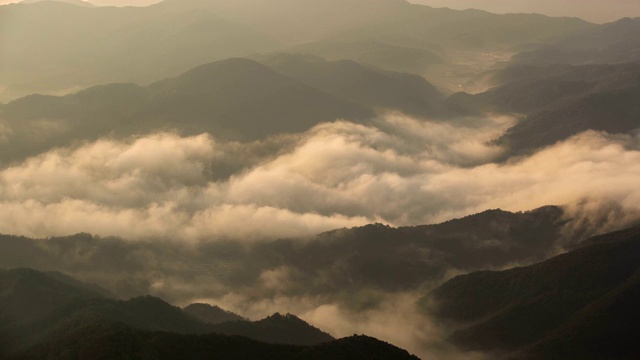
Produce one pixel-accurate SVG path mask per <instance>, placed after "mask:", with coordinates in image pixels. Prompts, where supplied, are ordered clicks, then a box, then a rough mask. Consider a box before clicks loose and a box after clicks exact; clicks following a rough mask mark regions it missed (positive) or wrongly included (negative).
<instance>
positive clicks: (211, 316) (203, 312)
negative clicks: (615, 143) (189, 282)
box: [183, 304, 247, 324]
mask: <svg viewBox="0 0 640 360" xmlns="http://www.w3.org/2000/svg"><path fill="white" fill-rule="evenodd" d="M183 310H184V311H185V312H186V313H187V314H189V315H191V316H194V317H195V318H196V319H198V320H200V321H203V322H206V323H209V324H219V323H223V322H227V321H247V319H245V318H244V317H242V316H240V315H237V314H234V313H232V312H230V311H226V310H224V309H221V308H220V307H218V306H216V305H213V306H212V305H209V304H191V305H189V306H187V307H185V308H184V309H183Z"/></svg>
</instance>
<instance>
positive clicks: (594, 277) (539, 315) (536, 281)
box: [429, 227, 640, 359]
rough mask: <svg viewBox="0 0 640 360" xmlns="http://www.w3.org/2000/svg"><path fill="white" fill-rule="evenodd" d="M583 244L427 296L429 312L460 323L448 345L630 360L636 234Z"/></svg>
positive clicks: (639, 289)
mask: <svg viewBox="0 0 640 360" xmlns="http://www.w3.org/2000/svg"><path fill="white" fill-rule="evenodd" d="M588 243H589V244H590V246H587V247H584V248H582V249H579V250H575V251H573V252H570V253H567V254H563V255H560V256H557V257H554V258H552V259H549V260H547V261H545V262H542V263H539V264H535V265H531V266H527V267H521V268H514V269H511V270H506V271H500V272H489V271H484V272H476V273H471V274H468V275H462V276H459V277H456V278H454V279H452V280H450V281H448V282H446V283H445V284H444V285H442V286H441V287H439V288H438V289H436V290H435V291H433V293H431V295H430V298H429V301H430V302H431V303H432V304H433V305H435V310H432V311H433V312H434V313H435V314H437V316H439V317H440V318H442V319H447V320H449V321H455V322H458V323H460V325H461V327H460V329H459V330H456V331H454V332H453V334H452V335H451V337H450V340H451V341H452V342H454V343H455V344H457V345H458V346H460V347H461V348H464V349H468V350H483V351H487V352H490V353H491V352H493V353H496V354H502V355H500V357H501V358H503V357H507V358H514V359H557V358H580V359H633V358H636V357H637V356H638V354H640V346H639V345H638V343H637V341H636V340H637V337H638V335H640V329H639V328H638V326H637V324H636V323H635V321H634V320H632V319H636V318H637V317H638V315H640V314H639V311H638V309H637V306H636V304H637V302H638V301H639V300H640V282H639V276H638V275H639V274H640V228H639V227H635V228H631V229H628V230H624V231H619V232H615V233H611V234H606V235H602V236H598V237H595V238H593V239H591V240H590V241H589V242H588ZM496 356H497V355H496Z"/></svg>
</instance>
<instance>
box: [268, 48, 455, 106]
mask: <svg viewBox="0 0 640 360" xmlns="http://www.w3.org/2000/svg"><path fill="white" fill-rule="evenodd" d="M259 61H261V62H262V63H263V64H265V65H266V66H268V67H270V68H271V69H273V70H275V71H277V72H279V73H280V74H283V75H285V76H288V77H290V78H292V79H295V80H297V81H299V82H301V83H303V84H306V85H308V86H311V87H314V88H317V89H320V90H322V91H325V92H327V93H330V94H334V95H336V96H339V97H341V98H344V99H348V100H351V101H354V102H357V103H359V104H362V105H364V106H367V107H373V108H381V109H385V110H400V111H403V112H405V113H407V114H411V115H417V116H425V117H426V116H437V115H443V113H444V110H443V109H442V100H444V96H443V95H442V94H441V93H440V92H439V91H438V90H437V89H436V88H435V87H434V86H433V85H431V84H430V83H429V82H427V81H426V80H424V79H423V78H421V77H419V76H414V75H409V74H403V73H394V72H387V71H381V70H374V69H371V68H367V67H365V66H362V65H360V64H358V63H356V62H354V61H349V60H342V61H335V62H327V61H324V60H323V59H320V58H314V57H309V56H307V57H305V56H299V55H290V54H278V55H274V56H270V57H267V58H265V59H262V60H259Z"/></svg>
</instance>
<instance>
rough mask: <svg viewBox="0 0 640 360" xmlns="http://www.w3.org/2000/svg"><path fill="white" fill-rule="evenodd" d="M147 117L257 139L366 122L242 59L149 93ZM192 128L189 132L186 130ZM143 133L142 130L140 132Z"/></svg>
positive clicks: (354, 109)
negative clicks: (341, 121)
mask: <svg viewBox="0 0 640 360" xmlns="http://www.w3.org/2000/svg"><path fill="white" fill-rule="evenodd" d="M149 92H150V94H151V101H150V104H149V108H148V114H147V117H148V118H151V119H152V121H153V119H157V118H168V119H170V120H171V121H172V123H170V124H171V125H179V124H183V122H184V119H189V120H188V121H190V122H191V124H189V125H186V126H185V125H182V126H183V127H186V128H187V131H188V132H201V131H208V132H211V133H215V132H217V131H216V130H220V131H221V132H223V133H225V132H227V133H230V134H231V136H233V137H236V138H245V139H258V138H261V137H264V136H266V135H269V134H276V133H282V132H299V131H303V130H307V129H309V128H310V127H312V126H313V125H315V124H317V123H319V122H321V121H331V120H334V119H336V118H340V117H344V118H351V119H359V118H365V117H368V116H371V115H372V113H371V112H370V111H368V110H367V109H366V108H364V107H361V106H358V105H356V104H353V103H349V102H348V101H345V100H341V99H339V98H337V97H334V96H332V95H330V94H327V93H324V92H321V91H318V90H316V89H314V88H311V87H308V86H305V85H303V84H300V83H298V82H296V81H294V80H292V79H290V78H288V77H285V76H282V75H280V74H277V73H276V72H274V71H272V70H270V69H268V68H267V67H265V66H263V65H260V64H259V63H257V62H254V61H251V60H247V59H228V60H224V61H220V62H216V63H212V64H208V65H203V66H200V67H197V68H195V69H193V70H191V71H189V72H187V73H185V74H183V75H181V76H179V77H177V78H175V79H171V80H166V81H162V82H159V83H155V84H153V85H151V86H150V87H149ZM189 127H192V128H189ZM145 128H146V127H145Z"/></svg>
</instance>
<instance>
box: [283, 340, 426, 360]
mask: <svg viewBox="0 0 640 360" xmlns="http://www.w3.org/2000/svg"><path fill="white" fill-rule="evenodd" d="M357 358H366V359H369V360H418V357H416V356H415V355H411V354H410V353H409V352H407V351H406V350H403V349H400V348H398V347H396V346H393V345H391V344H389V343H386V342H383V341H380V340H378V339H375V338H372V337H369V336H364V335H353V336H350V337H346V338H342V339H339V340H335V341H332V342H329V343H325V344H321V345H318V346H314V347H312V348H310V349H307V350H304V351H303V352H302V353H301V354H300V355H299V356H298V357H297V358H296V359H308V360H323V359H332V360H350V359H357Z"/></svg>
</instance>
